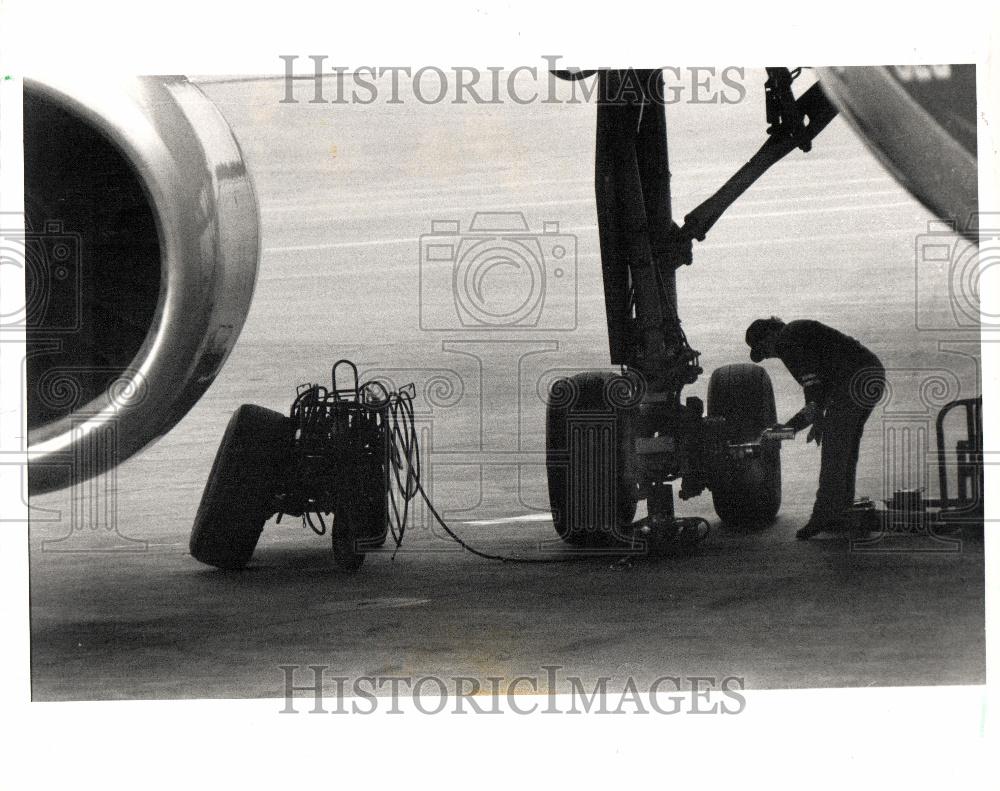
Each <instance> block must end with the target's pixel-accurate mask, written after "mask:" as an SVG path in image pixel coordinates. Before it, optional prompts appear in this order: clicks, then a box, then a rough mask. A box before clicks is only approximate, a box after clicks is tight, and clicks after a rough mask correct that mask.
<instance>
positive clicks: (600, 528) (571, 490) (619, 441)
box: [545, 371, 638, 547]
mask: <svg viewBox="0 0 1000 791" xmlns="http://www.w3.org/2000/svg"><path fill="white" fill-rule="evenodd" d="M616 379H621V377H619V376H618V375H616V374H613V373H610V372H603V371H597V372H588V373H580V374H576V375H574V376H572V377H570V378H568V379H558V380H556V381H555V382H554V383H553V385H552V388H551V390H550V393H549V401H548V404H547V405H546V419H545V456H546V465H545V466H546V472H547V476H548V487H549V504H550V507H551V509H552V524H553V526H554V527H555V529H556V533H558V534H559V537H560V538H561V539H562V540H563V541H565V542H566V543H567V544H571V545H573V546H578V547H599V546H608V545H611V544H615V543H618V542H620V541H625V540H627V539H626V537H625V536H624V535H621V534H620V533H619V528H620V527H622V526H624V525H628V524H630V523H631V522H632V520H633V519H634V518H635V510H636V505H637V503H638V497H637V492H636V489H635V486H634V485H632V484H631V483H630V482H629V477H628V475H627V474H626V470H627V467H626V465H627V464H628V463H629V462H630V459H629V455H630V453H631V449H632V444H633V442H632V438H633V436H634V423H635V415H636V412H637V409H636V408H634V407H633V408H628V407H624V406H620V405H616V404H614V403H612V402H613V400H614V399H613V398H611V397H609V396H610V394H611V393H612V390H613V389H614V384H615V382H614V380H616ZM588 417H589V418H591V419H593V425H592V428H587V427H586V423H585V421H586V419H587V418H588ZM611 418H613V422H612V421H611V420H610V419H611ZM574 421H575V422H577V425H578V426H580V429H581V430H579V431H578V432H577V434H576V437H577V441H578V443H579V444H578V446H577V447H576V448H575V452H574V453H572V454H571V453H569V450H570V447H569V446H570V426H571V423H572V422H574ZM612 425H613V426H614V430H613V431H612V430H611V426H612ZM609 443H614V445H615V447H610V446H609ZM609 462H611V463H609Z"/></svg>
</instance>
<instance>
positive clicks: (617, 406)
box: [545, 363, 781, 548]
mask: <svg viewBox="0 0 1000 791" xmlns="http://www.w3.org/2000/svg"><path fill="white" fill-rule="evenodd" d="M620 381H621V378H620V377H619V376H618V375H616V374H613V373H610V372H586V373H580V374H576V375H575V376H572V377H569V378H566V379H560V380H557V381H556V382H555V383H554V384H553V386H552V388H551V389H550V397H549V403H548V407H547V412H546V434H545V438H546V469H547V474H548V489H549V501H550V504H551V508H552V521H553V525H554V527H555V529H556V532H557V533H558V535H559V537H560V538H561V539H562V540H563V541H565V542H566V543H568V544H571V545H573V546H577V547H588V548H596V547H602V546H609V545H611V546H614V545H616V544H623V543H627V542H628V541H629V540H630V539H631V536H632V532H631V531H630V529H629V526H630V525H631V524H632V522H633V520H634V519H635V514H636V509H637V505H638V501H639V498H640V491H641V490H642V488H643V487H642V484H643V483H646V484H647V487H646V488H647V490H648V484H649V483H650V481H649V480H646V481H645V482H644V481H643V478H647V479H648V477H649V476H648V475H646V474H645V473H644V471H643V468H642V463H641V462H640V460H639V457H638V454H637V452H636V447H637V443H636V439H637V437H640V436H641V429H640V426H642V423H643V417H642V405H641V404H631V405H629V404H623V403H622V402H621V399H620V398H618V397H617V396H618V395H619V394H620V392H621V388H620V387H619V385H620ZM707 406H708V409H707V411H708V415H707V419H705V420H703V419H702V418H701V415H700V414H699V415H696V416H695V417H694V419H693V420H692V418H691V416H690V414H689V413H688V414H687V416H686V417H685V419H684V420H682V421H679V422H678V423H679V424H678V426H677V427H676V429H677V430H676V431H671V430H670V429H669V427H667V430H662V428H661V430H659V431H658V432H657V433H658V434H660V435H667V437H669V436H670V435H673V436H674V439H673V442H672V444H670V440H669V439H667V438H664V444H663V445H662V447H664V448H667V449H668V450H666V451H665V453H667V454H669V455H668V462H667V465H668V466H672V467H673V470H672V473H671V475H670V476H669V477H670V478H671V479H672V478H679V477H681V475H682V474H683V475H688V474H690V475H693V476H695V477H697V478H700V479H703V480H705V481H706V485H707V487H708V488H709V489H711V492H712V501H713V505H714V507H715V512H716V514H718V516H719V518H720V519H721V520H722V522H723V523H724V524H726V525H728V526H732V527H740V528H744V529H746V528H750V529H755V528H761V527H764V526H766V525H769V524H770V523H771V522H773V521H774V519H775V517H776V516H777V514H778V509H779V508H780V507H781V454H780V445H779V444H777V443H774V444H763V445H761V446H760V447H759V452H757V453H755V454H754V455H747V456H743V457H736V456H734V455H732V454H730V453H728V452H727V449H728V448H729V447H732V446H735V445H739V444H743V443H755V442H757V441H758V440H759V438H760V436H761V432H762V431H763V430H764V429H765V428H767V427H769V426H772V425H774V424H775V423H776V422H777V418H776V410H775V403H774V391H773V388H772V386H771V380H770V377H769V376H768V374H767V371H766V370H764V368H762V367H761V366H759V365H752V364H749V363H747V364H736V365H727V366H724V367H722V368H719V369H717V370H715V371H714V372H713V373H712V376H711V379H710V380H709V386H708V405H707ZM713 427H714V430H713ZM647 436H648V431H647ZM652 485H653V486H654V487H655V486H657V485H659V486H669V483H668V482H667V481H663V480H660V481H655V482H653V484H652ZM670 516H671V517H672V507H671V513H670Z"/></svg>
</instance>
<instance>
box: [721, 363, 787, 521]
mask: <svg viewBox="0 0 1000 791" xmlns="http://www.w3.org/2000/svg"><path fill="white" fill-rule="evenodd" d="M708 415H709V417H721V418H724V419H725V421H726V426H727V435H728V438H729V440H730V441H732V442H752V441H754V440H756V439H757V438H758V437H760V434H761V432H762V431H763V430H764V429H765V428H767V427H768V426H771V425H773V424H774V423H776V422H777V414H776V410H775V406H774V389H773V388H772V387H771V377H770V376H768V374H767V371H766V370H764V368H762V367H761V366H759V365H753V364H751V363H740V364H736V365H726V366H723V367H722V368H717V369H716V370H715V371H713V372H712V377H711V379H710V380H709V383H708ZM712 503H713V504H714V506H715V512H716V513H717V514H718V515H719V518H720V519H721V520H722V521H723V522H724V523H725V524H727V525H731V526H741V527H749V528H759V527H764V526H766V525H769V524H771V522H773V521H774V519H775V517H776V516H777V515H778V509H779V508H780V507H781V445H780V443H777V442H775V443H768V444H766V445H764V446H763V447H762V448H761V450H760V453H759V455H757V456H755V457H746V458H742V459H727V460H726V462H725V464H724V466H723V469H722V470H721V471H720V474H719V475H717V476H716V479H715V480H714V481H713V483H712Z"/></svg>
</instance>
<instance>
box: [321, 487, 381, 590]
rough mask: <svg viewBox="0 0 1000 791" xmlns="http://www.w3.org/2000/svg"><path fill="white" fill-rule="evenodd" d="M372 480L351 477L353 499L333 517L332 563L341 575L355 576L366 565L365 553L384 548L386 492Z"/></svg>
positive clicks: (338, 509) (345, 502)
mask: <svg viewBox="0 0 1000 791" xmlns="http://www.w3.org/2000/svg"><path fill="white" fill-rule="evenodd" d="M372 484H373V482H372V480H371V478H367V477H364V476H353V477H352V478H351V484H350V488H349V489H348V491H349V492H351V494H352V497H351V498H350V499H349V500H345V501H344V502H342V503H339V504H338V506H337V508H336V510H335V511H334V515H333V534H332V542H333V562H334V564H335V565H336V566H337V568H338V569H340V570H341V571H346V572H355V571H357V570H358V569H360V568H361V564H362V563H364V562H365V552H366V551H368V550H372V549H378V548H379V547H381V546H382V545H384V544H385V536H386V532H387V530H386V518H387V514H386V508H387V507H388V503H387V502H386V492H385V490H384V489H383V488H382V487H381V486H375V485H372Z"/></svg>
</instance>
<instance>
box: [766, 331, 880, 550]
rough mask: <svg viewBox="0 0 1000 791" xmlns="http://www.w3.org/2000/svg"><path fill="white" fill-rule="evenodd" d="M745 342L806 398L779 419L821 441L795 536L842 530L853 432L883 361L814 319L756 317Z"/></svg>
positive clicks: (876, 386)
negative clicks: (807, 505)
mask: <svg viewBox="0 0 1000 791" xmlns="http://www.w3.org/2000/svg"><path fill="white" fill-rule="evenodd" d="M746 342H747V345H748V346H749V347H750V359H751V360H753V361H754V362H755V363H759V362H760V361H761V360H763V359H766V358H769V357H776V358H778V359H780V360H781V361H782V362H783V363H784V364H785V367H786V368H788V370H789V372H790V373H791V374H792V376H794V377H795V380H796V381H797V382H798V383H799V384H800V385H802V387H803V388H804V390H805V400H806V405H805V407H804V408H802V409H801V410H799V412H798V413H797V414H796V415H795V416H794V417H792V418H791V420H789V421H788V422H787V423H785V424H784V425H785V426H786V427H788V428H791V429H794V430H795V432H796V433H798V432H799V431H801V430H802V429H804V428H806V427H809V426H811V428H810V430H809V434H808V435H807V437H806V442H810V441H815V442H816V444H817V445H819V446H820V447H821V448H822V454H821V457H820V469H819V491H817V492H816V503H815V504H814V505H813V510H812V516H811V517H810V518H809V521H808V522H807V523H806V524H805V526H804V527H802V528H801V529H800V530H799V531H798V532H797V533H796V534H795V536H796V538H802V539H805V538H811V537H812V536H815V535H817V534H819V533H823V532H844V531H846V530H849V528H850V525H849V523H848V520H847V514H846V512H847V510H848V509H849V508H850V507H851V505H852V504H853V503H854V479H855V474H856V472H857V466H858V449H859V447H860V445H861V435H862V433H864V429H865V421H867V420H868V416H869V415H871V413H872V409H874V407H875V405H876V404H877V403H878V401H879V399H881V397H882V392H883V390H884V388H885V368H884V367H883V366H882V363H881V362H880V361H879V359H878V357H876V356H875V355H874V354H873V353H872V352H871V351H869V350H868V349H866V348H865V347H864V346H862V345H861V344H860V343H858V342H857V341H856V340H854V338H851V337H848V336H847V335H844V334H843V333H841V332H838V331H837V330H835V329H833V328H832V327H827V326H826V325H825V324H821V323H820V322H818V321H811V320H800V321H792V322H789V323H788V324H785V322H783V321H782V320H781V319H779V318H775V317H774V316H772V317H771V318H769V319H757V320H756V321H755V322H753V323H752V324H751V325H750V326H749V327H748V328H747V332H746Z"/></svg>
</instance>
